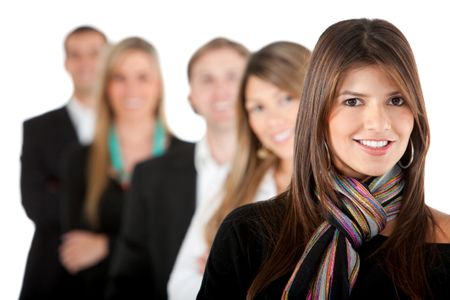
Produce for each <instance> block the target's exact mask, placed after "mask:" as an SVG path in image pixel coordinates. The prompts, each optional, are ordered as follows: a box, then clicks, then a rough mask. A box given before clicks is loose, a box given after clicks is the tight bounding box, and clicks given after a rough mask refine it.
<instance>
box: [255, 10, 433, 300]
mask: <svg viewBox="0 0 450 300" xmlns="http://www.w3.org/2000/svg"><path fill="white" fill-rule="evenodd" d="M367 65H377V66H379V67H381V68H382V69H383V70H385V72H386V74H387V75H388V76H389V77H390V78H391V79H392V80H393V81H394V82H395V83H396V84H397V85H398V87H399V88H400V90H401V93H402V94H403V96H404V97H405V100H406V101H407V104H408V105H409V108H410V109H411V112H412V114H413V116H414V128H413V131H412V133H411V137H410V139H411V141H412V143H413V145H414V158H413V163H412V164H411V166H410V167H409V168H408V169H406V170H404V176H405V182H406V185H405V188H404V192H403V202H402V208H401V211H400V213H399V215H398V216H397V219H396V226H395V229H394V231H393V233H392V234H391V235H390V236H389V238H388V239H387V240H386V242H385V243H384V244H383V247H382V249H380V251H383V254H384V255H383V256H384V259H383V266H384V267H385V269H386V271H387V273H388V274H389V276H390V277H391V278H392V280H393V281H394V283H395V284H396V286H398V287H399V288H401V289H402V290H403V291H404V292H405V293H406V294H407V295H408V296H409V297H411V298H413V299H422V298H424V297H425V294H426V293H427V291H428V290H429V289H428V284H427V280H426V273H425V265H424V245H425V241H426V237H427V233H430V232H432V231H430V228H431V226H432V224H434V221H433V220H432V218H431V215H430V212H429V210H428V208H427V207H426V206H425V202H424V169H425V156H426V153H427V150H428V147H429V127H428V121H427V116H426V111H425V105H424V100H423V95H422V90H421V86H420V82H419V76H418V72H417V67H416V63H415V60H414V55H413V53H412V50H411V47H410V45H409V43H408V41H407V40H406V38H405V37H404V35H403V34H402V33H401V32H400V31H399V29H397V28H396V27H395V26H394V25H392V24H391V23H389V22H387V21H384V20H378V19H375V20H368V19H353V20H346V21H341V22H338V23H336V24H334V25H332V26H330V27H329V28H328V29H326V31H325V32H324V33H323V34H322V35H321V37H320V38H319V40H318V42H317V45H316V47H315V49H314V51H313V54H312V57H311V63H310V67H309V69H308V72H307V75H306V79H305V84H304V89H303V93H302V97H301V100H300V108H299V113H298V117H297V125H296V143H295V153H294V171H293V178H292V183H291V187H290V189H289V190H288V192H287V193H286V194H284V195H281V196H280V197H279V198H280V200H281V201H284V202H285V205H286V209H285V213H284V215H283V216H279V215H278V216H276V215H274V214H273V213H272V218H276V219H280V218H281V219H282V220H283V221H282V222H283V225H282V227H281V229H280V228H274V226H273V225H272V224H276V223H277V222H267V221H266V222H265V223H264V225H265V227H266V228H267V231H268V234H269V236H271V239H272V240H275V241H276V242H275V243H274V244H273V246H272V247H271V249H270V252H269V255H268V257H267V259H266V261H265V262H264V264H263V265H262V267H261V270H260V271H259V273H258V275H257V276H256V278H255V279H254V281H253V283H252V285H251V287H250V289H249V291H248V296H247V299H253V298H254V297H255V296H257V295H258V293H259V292H261V291H262V290H263V289H264V288H265V287H267V286H268V285H269V284H270V283H271V282H273V281H274V280H276V279H277V278H279V277H281V276H283V275H287V274H290V273H291V272H292V271H293V269H294V267H295V265H296V263H297V262H298V260H299V257H300V256H301V255H302V253H303V250H304V248H305V245H306V243H307V242H308V240H309V238H310V237H311V236H312V234H313V233H314V231H315V229H316V228H317V227H318V226H319V225H320V223H322V222H323V221H324V211H323V210H322V208H321V204H320V200H318V199H326V198H328V199H334V200H335V201H336V195H335V194H334V191H333V190H334V189H333V186H332V184H331V179H330V175H329V171H328V168H329V166H328V164H329V157H328V155H327V152H326V151H327V150H326V146H325V143H327V141H328V140H327V132H328V121H327V120H328V115H329V112H330V109H331V105H332V102H333V101H334V99H335V96H336V92H337V87H338V85H339V83H340V82H341V81H342V79H343V77H344V75H345V72H346V71H348V70H350V69H352V68H355V67H361V66H367ZM410 153H411V152H410V147H408V148H407V150H406V152H405V154H404V156H403V158H402V161H404V164H406V163H407V162H408V161H409V158H410ZM315 191H316V192H317V193H318V196H319V197H317V196H316V192H315ZM325 195H326V196H325ZM270 214H271V212H270V211H266V212H264V215H270Z"/></svg>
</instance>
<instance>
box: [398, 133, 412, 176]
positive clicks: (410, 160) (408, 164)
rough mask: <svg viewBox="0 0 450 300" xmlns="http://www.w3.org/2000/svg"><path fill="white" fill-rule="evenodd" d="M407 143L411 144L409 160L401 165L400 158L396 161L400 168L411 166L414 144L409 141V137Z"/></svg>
mask: <svg viewBox="0 0 450 300" xmlns="http://www.w3.org/2000/svg"><path fill="white" fill-rule="evenodd" d="M409 144H411V156H410V157H409V162H408V163H407V164H406V165H403V164H402V160H401V159H400V160H399V161H398V165H399V166H400V168H402V169H408V168H409V167H410V166H411V164H412V163H413V160H414V144H413V142H412V141H411V138H410V139H409Z"/></svg>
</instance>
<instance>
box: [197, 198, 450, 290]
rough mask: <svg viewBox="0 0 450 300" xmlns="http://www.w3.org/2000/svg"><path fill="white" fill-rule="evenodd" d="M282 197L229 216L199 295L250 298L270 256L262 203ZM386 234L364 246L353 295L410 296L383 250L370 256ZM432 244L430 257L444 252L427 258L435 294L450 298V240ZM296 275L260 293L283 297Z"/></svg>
mask: <svg viewBox="0 0 450 300" xmlns="http://www.w3.org/2000/svg"><path fill="white" fill-rule="evenodd" d="M280 201H281V200H270V201H264V202H260V203H255V204H250V205H246V206H243V207H241V208H238V209H236V210H235V211H233V212H232V213H231V214H230V215H229V216H228V217H227V218H226V219H225V220H224V222H223V224H222V225H221V227H220V229H219V231H218V233H217V236H216V238H215V240H214V243H213V246H212V249H211V253H210V255H209V259H208V262H207V265H206V270H205V274H204V277H203V282H202V286H201V289H200V291H199V294H198V296H197V299H245V297H246V292H247V290H248V288H249V286H250V285H251V283H252V280H253V279H254V278H255V276H256V274H257V273H258V270H259V269H260V267H261V265H262V263H263V262H264V259H265V258H267V256H268V249H267V242H266V241H265V238H264V236H267V235H265V232H266V229H265V228H264V226H262V225H261V221H260V220H261V214H260V212H261V210H260V208H264V211H268V210H269V211H270V210H272V209H273V210H275V209H278V210H280V209H281V211H282V210H283V206H282V204H280V203H279V202H280ZM282 215H283V214H281V216H282ZM275 221H279V220H275ZM386 239H387V238H386V237H384V236H381V235H378V236H376V237H374V238H373V239H372V240H370V241H369V242H367V243H366V244H365V245H364V246H363V247H362V248H361V249H360V250H359V251H358V252H359V255H360V259H361V264H360V271H359V275H358V279H357V281H356V283H355V286H354V288H353V291H352V294H351V299H408V298H407V297H406V296H405V294H404V293H403V292H402V291H401V290H400V289H399V288H396V287H395V286H394V284H393V282H392V280H391V279H390V278H389V277H388V275H387V274H386V272H385V271H384V270H383V268H382V266H381V265H380V264H379V263H378V260H377V256H376V255H375V256H370V255H371V254H372V253H374V252H375V250H377V249H378V248H379V247H380V246H381V245H382V244H383V242H384V241H385V240H386ZM426 248H427V249H426V250H427V254H426V256H427V259H430V257H431V256H430V255H429V254H430V253H431V251H434V253H436V254H438V255H437V259H435V260H433V262H431V261H430V262H429V263H428V264H427V268H428V272H429V283H430V285H431V290H432V291H433V293H434V297H435V298H434V299H450V244H427V246H426ZM433 257H434V256H433ZM290 276H291V274H286V275H285V276H283V277H281V278H279V279H277V280H275V281H274V282H273V283H272V284H270V285H269V286H268V287H267V288H266V289H265V290H264V291H263V292H262V293H261V294H260V295H258V297H257V299H280V298H281V295H282V293H283V289H284V287H285V285H286V284H287V281H288V280H289V277H290Z"/></svg>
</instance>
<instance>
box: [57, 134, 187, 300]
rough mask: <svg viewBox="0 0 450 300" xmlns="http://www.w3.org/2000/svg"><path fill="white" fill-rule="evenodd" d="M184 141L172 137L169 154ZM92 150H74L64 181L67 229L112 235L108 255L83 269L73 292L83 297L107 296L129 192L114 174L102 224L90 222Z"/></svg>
mask: <svg viewBox="0 0 450 300" xmlns="http://www.w3.org/2000/svg"><path fill="white" fill-rule="evenodd" d="M184 144H185V143H184V142H182V141H180V140H178V139H176V138H171V143H170V147H169V149H167V153H170V152H171V151H176V149H177V148H178V147H181V145H184ZM89 149H90V147H86V146H83V147H79V148H78V149H75V150H73V151H72V153H70V155H69V156H68V157H67V160H66V164H67V167H66V168H65V169H66V171H65V175H66V176H65V177H64V182H63V183H64V201H63V204H64V207H63V214H64V215H63V229H64V231H70V230H75V229H81V230H89V231H93V232H97V233H102V234H106V235H107V236H108V238H109V253H108V256H107V257H106V258H105V259H103V260H102V261H101V262H99V263H98V264H96V265H95V266H93V267H90V268H87V269H85V270H82V271H81V272H79V273H78V274H77V277H78V279H79V284H80V286H79V289H78V290H77V291H73V293H77V294H78V295H79V296H78V298H79V299H104V298H105V290H106V286H107V282H108V272H109V268H110V262H111V257H113V255H114V251H115V249H116V245H117V238H118V235H119V231H120V228H121V223H122V214H123V210H124V207H125V203H126V201H125V195H126V191H125V190H124V189H123V188H122V186H121V184H120V183H119V182H118V181H117V180H116V179H115V178H112V177H110V178H109V179H108V182H107V184H106V187H105V190H104V191H103V193H102V195H101V199H100V202H99V226H98V227H97V228H93V227H92V226H91V225H90V224H89V222H87V220H86V218H85V215H84V204H85V196H86V187H87V177H86V175H87V166H88V157H89ZM156 159H157V158H156ZM151 160H152V159H150V161H151ZM133 176H134V175H133Z"/></svg>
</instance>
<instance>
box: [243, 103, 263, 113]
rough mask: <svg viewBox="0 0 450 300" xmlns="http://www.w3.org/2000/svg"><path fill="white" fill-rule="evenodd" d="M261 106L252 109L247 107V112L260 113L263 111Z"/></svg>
mask: <svg viewBox="0 0 450 300" xmlns="http://www.w3.org/2000/svg"><path fill="white" fill-rule="evenodd" d="M263 109H264V108H263V106H262V105H254V106H252V107H249V108H248V109H247V110H248V112H249V113H256V112H261V111H263Z"/></svg>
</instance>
